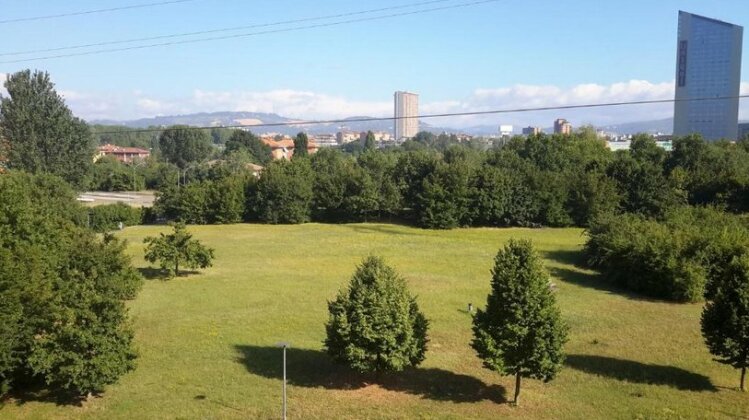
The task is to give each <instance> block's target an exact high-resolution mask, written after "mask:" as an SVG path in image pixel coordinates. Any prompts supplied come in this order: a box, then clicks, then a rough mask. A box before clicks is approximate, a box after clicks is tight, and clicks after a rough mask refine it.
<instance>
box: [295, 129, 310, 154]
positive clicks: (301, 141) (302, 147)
mask: <svg viewBox="0 0 749 420" xmlns="http://www.w3.org/2000/svg"><path fill="white" fill-rule="evenodd" d="M308 146H309V137H307V134H305V133H299V134H297V135H296V137H294V157H296V158H300V157H305V156H309V151H308V150H307V147H308Z"/></svg>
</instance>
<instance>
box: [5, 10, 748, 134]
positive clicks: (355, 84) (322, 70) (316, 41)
mask: <svg viewBox="0 0 749 420" xmlns="http://www.w3.org/2000/svg"><path fill="white" fill-rule="evenodd" d="M43 3H44V5H45V13H47V12H49V13H50V14H52V13H56V12H65V11H71V10H83V9H86V8H87V7H88V8H90V7H91V2H87V1H83V0H76V1H71V2H66V3H65V4H62V3H57V2H50V1H44V2H43ZM278 3H279V4H272V5H268V7H263V8H260V9H258V10H252V13H251V14H248V13H243V12H248V10H246V3H244V2H238V1H228V0H227V1H220V0H198V1H194V2H189V3H185V4H180V5H172V6H164V7H157V8H153V9H148V11H147V13H146V12H144V11H143V10H140V11H137V10H134V11H132V12H127V13H124V12H123V13H113V14H106V15H101V16H99V17H97V18H96V19H94V18H91V17H86V16H80V17H75V18H66V19H59V20H54V21H48V22H43V23H36V22H31V23H29V24H27V25H20V24H5V25H0V40H2V42H0V45H2V47H0V53H7V52H13V51H19V50H30V49H35V48H43V47H56V46H65V45H76V44H81V43H85V42H94V41H107V40H117V39H129V38H133V37H138V36H156V35H163V34H169V33H180V32H186V31H190V30H202V29H211V28H220V27H229V26H232V25H240V24H243V23H256V24H263V23H265V22H277V21H280V20H286V19H289V20H291V19H295V18H305V17H314V16H324V15H328V14H334V13H342V12H348V11H356V10H367V9H374V8H376V7H378V6H379V7H392V6H399V5H400V6H402V5H407V4H409V3H408V2H407V1H405V0H401V1H394V0H388V1H381V2H361V3H358V4H357V5H355V6H354V5H351V4H348V3H346V2H343V1H327V2H323V3H321V4H316V5H315V6H313V5H310V4H307V3H305V2H294V1H283V2H278ZM458 3H460V1H459V0H454V1H450V2H446V3H445V5H448V4H458ZM440 5H441V4H440ZM743 6H744V5H743V3H742V2H741V1H725V2H721V3H719V4H711V5H706V4H704V2H699V1H675V0H674V1H664V2H658V3H657V4H651V3H650V2H645V1H644V0H641V1H633V2H629V3H627V4H626V5H618V6H616V7H614V5H609V4H598V3H597V2H594V1H592V0H585V1H581V2H579V3H576V4H575V7H567V6H564V5H559V4H556V3H555V2H552V1H539V2H534V3H533V4H523V5H520V4H512V3H509V2H496V3H487V4H481V5H477V6H475V7H465V8H461V9H454V10H452V11H441V12H440V11H436V12H430V13H424V14H420V15H416V16H403V17H398V18H393V19H383V20H379V21H376V22H375V23H373V24H372V25H369V24H367V25H361V26H358V27H357V26H356V25H353V26H346V25H342V26H338V27H335V28H320V29H314V30H307V31H300V32H290V33H283V34H268V35H264V36H262V37H260V36H259V37H254V38H247V39H240V40H226V41H218V42H212V43H205V44H194V45H189V46H178V47H161V48H154V49H147V50H136V51H128V52H121V53H111V54H102V55H92V56H84V57H72V58H61V59H56V60H46V61H35V62H24V63H13V64H6V63H0V74H7V73H12V72H14V71H17V70H20V69H22V68H27V67H30V68H37V69H42V70H47V71H49V72H50V74H51V76H52V79H53V81H55V82H56V84H57V87H58V89H59V90H60V92H61V93H62V94H63V95H64V96H65V98H66V100H67V102H68V103H69V104H70V106H71V108H72V109H73V111H74V112H75V113H76V114H77V115H79V116H81V117H83V118H85V119H87V120H95V119H115V120H126V119H134V118H142V117H152V116H157V115H176V114H189V113H194V112H215V111H254V112H270V113H277V114H280V115H284V116H287V117H290V118H298V119H319V118H344V117H349V116H357V115H367V116H387V115H392V99H391V97H390V95H391V93H392V92H393V91H394V90H397V89H407V90H411V91H415V92H419V94H420V109H421V111H422V113H443V112H456V111H466V110H478V111H481V110H488V109H500V108H517V107H533V106H545V105H549V106H554V105H569V104H576V103H595V102H610V101H615V102H619V101H629V100H650V99H664V98H669V97H671V98H673V96H674V84H675V81H674V74H673V57H674V55H675V51H674V42H673V38H674V35H675V34H676V19H674V16H675V15H676V13H677V11H678V10H679V9H680V8H681V9H685V10H689V11H693V12H695V13H703V14H706V15H708V16H712V17H715V18H718V19H725V20H730V21H733V22H736V23H737V24H746V22H749V10H746V8H745V7H743ZM422 8H423V7H422ZM38 9H39V8H38V3H34V4H33V5H31V4H28V5H23V4H14V5H9V6H8V7H6V8H5V11H6V14H7V16H8V17H22V16H32V15H34V14H38ZM412 9H413V8H411V9H406V10H412ZM508 14H509V15H513V16H517V17H518V18H519V19H509V20H505V21H503V22H504V23H503V25H494V24H491V23H492V22H494V21H495V20H496V17H497V16H498V15H508ZM177 16H178V17H179V18H180V19H173V18H174V17H177ZM524 16H525V17H528V16H533V17H534V20H535V21H537V30H534V31H532V33H528V31H527V28H526V27H525V26H526V25H524V24H523V23H522V22H524V21H525V19H520V18H522V17H524ZM456 19H457V21H459V22H460V25H450V24H449V23H450V22H453V21H456ZM635 19H636V20H637V22H638V28H640V29H638V31H628V30H626V28H628V27H630V26H631V23H632V21H633V20H635ZM569 21H577V22H580V23H584V25H582V27H583V28H584V29H579V28H576V29H575V30H571V28H570V25H568V24H567V23H565V22H569ZM446 23H447V24H446ZM287 26H288V25H287ZM473 27H481V28H482V29H481V31H474V30H471V29H470V28H473ZM432 28H438V29H434V30H433V29H432ZM427 29H428V30H427ZM519 33H523V37H522V40H518V39H517V34H519ZM592 34H595V37H592V36H591V35H592ZM53 35H54V39H55V41H54V42H50V36H53ZM487 39H495V40H498V41H495V42H492V43H487V41H486V40H487ZM395 40H403V42H402V43H401V44H400V47H399V48H397V49H395V50H393V49H392V48H390V47H389V46H390V45H393V42H394V41H395ZM642 45H648V48H647V49H643V48H642ZM560 49H562V50H564V51H565V54H566V56H565V65H564V66H558V65H555V64H554V60H553V58H554V57H555V56H556V55H555V54H556V51H558V50H560ZM446 53H447V54H446ZM445 57H449V59H447V60H445V59H444V58H445ZM11 58H16V57H15V56H0V62H3V61H5V60H8V59H11ZM742 61H743V63H744V64H746V61H747V55H744V59H743V60H742ZM395 63H398V64H395ZM0 77H2V76H0ZM741 89H742V90H741V92H742V93H744V94H746V93H749V83H747V82H743V83H742V85H741ZM746 102H747V101H742V105H743V108H742V110H741V114H740V119H749V109H747V108H749V107H748V106H747V105H746V104H745V103H746ZM672 111H673V106H670V105H667V104H665V105H662V106H660V105H659V106H638V107H621V108H616V109H608V110H586V111H584V112H570V113H566V114H565V118H567V119H568V120H570V121H573V122H574V124H575V125H576V126H579V125H583V124H586V123H594V124H597V125H608V124H617V123H624V122H630V121H642V120H649V119H659V118H668V117H670V116H671V115H672ZM556 117H557V115H554V113H528V114H522V115H520V114H512V115H508V116H506V117H503V118H502V119H501V121H498V120H497V119H496V118H492V117H483V118H479V117H465V118H452V119H447V120H443V121H435V122H434V124H435V125H442V126H454V127H456V128H462V127H469V126H474V125H482V124H486V125H491V124H496V123H500V122H501V123H507V124H512V125H514V126H516V127H520V126H527V125H538V124H540V123H542V122H543V121H549V120H551V121H553V120H554V119H555V118H556ZM544 125H545V124H544Z"/></svg>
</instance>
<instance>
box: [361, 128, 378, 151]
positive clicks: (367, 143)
mask: <svg viewBox="0 0 749 420" xmlns="http://www.w3.org/2000/svg"><path fill="white" fill-rule="evenodd" d="M362 148H363V149H364V151H367V150H374V149H376V148H377V143H376V142H375V136H374V133H373V132H372V130H369V131H367V135H366V136H365V137H364V144H362Z"/></svg>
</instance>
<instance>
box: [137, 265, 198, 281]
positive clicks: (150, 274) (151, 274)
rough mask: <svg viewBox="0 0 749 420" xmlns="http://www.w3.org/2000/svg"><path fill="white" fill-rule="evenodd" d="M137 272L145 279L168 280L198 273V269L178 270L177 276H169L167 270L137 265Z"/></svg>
mask: <svg viewBox="0 0 749 420" xmlns="http://www.w3.org/2000/svg"><path fill="white" fill-rule="evenodd" d="M138 272H139V273H140V275H141V276H143V278H145V279H146V280H169V279H172V278H176V277H188V276H191V275H194V274H200V271H194V270H192V271H187V270H179V275H178V276H175V277H171V276H170V275H169V271H168V270H162V269H160V268H153V267H139V268H138Z"/></svg>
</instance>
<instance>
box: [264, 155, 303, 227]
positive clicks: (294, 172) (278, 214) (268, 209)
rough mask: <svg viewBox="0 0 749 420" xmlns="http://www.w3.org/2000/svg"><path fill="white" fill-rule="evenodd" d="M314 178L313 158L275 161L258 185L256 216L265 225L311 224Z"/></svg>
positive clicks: (266, 170)
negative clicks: (310, 160) (311, 159)
mask: <svg viewBox="0 0 749 420" xmlns="http://www.w3.org/2000/svg"><path fill="white" fill-rule="evenodd" d="M313 179H314V174H313V173H312V169H311V166H310V163H309V159H294V160H292V161H290V162H289V161H286V160H280V161H275V162H272V163H271V164H270V165H268V166H266V167H265V169H263V172H262V173H261V174H260V179H258V181H257V184H256V185H255V192H254V195H253V204H252V206H253V209H254V212H253V213H254V214H256V215H257V217H258V218H259V219H260V220H261V221H263V222H265V223H273V224H275V223H292V224H294V223H306V222H309V220H310V216H311V213H312V199H313V197H314V195H313V191H312V183H313Z"/></svg>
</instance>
